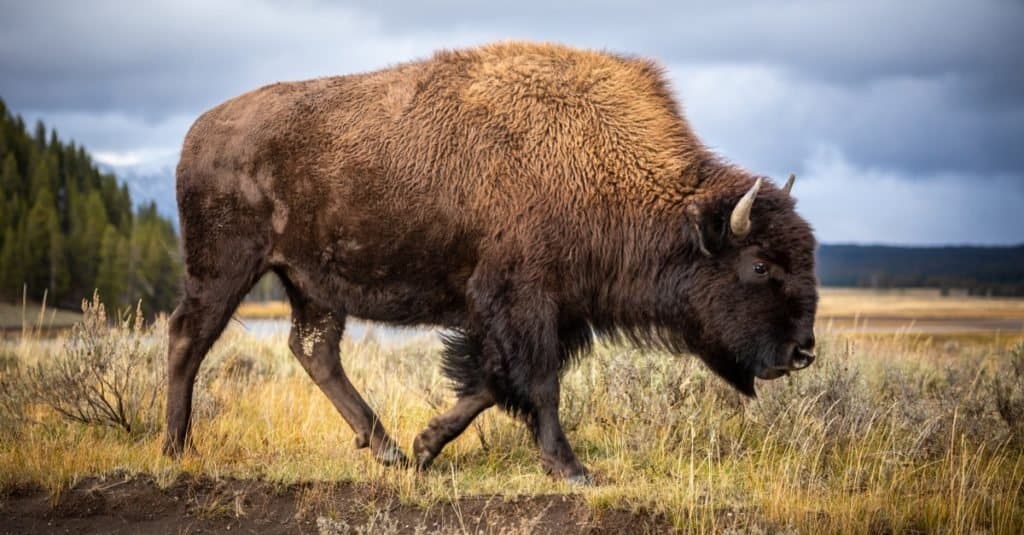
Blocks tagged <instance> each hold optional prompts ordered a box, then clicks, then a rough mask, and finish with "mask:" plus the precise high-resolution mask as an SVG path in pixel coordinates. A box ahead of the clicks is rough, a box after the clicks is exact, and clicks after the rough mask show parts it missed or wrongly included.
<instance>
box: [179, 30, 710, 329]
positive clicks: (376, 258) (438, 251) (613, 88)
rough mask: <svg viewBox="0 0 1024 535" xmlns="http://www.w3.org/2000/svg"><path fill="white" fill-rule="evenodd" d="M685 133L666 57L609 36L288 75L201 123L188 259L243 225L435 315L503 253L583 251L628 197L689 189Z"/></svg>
mask: <svg viewBox="0 0 1024 535" xmlns="http://www.w3.org/2000/svg"><path fill="white" fill-rule="evenodd" d="M687 147H690V148H692V149H693V150H698V149H699V145H698V144H697V143H696V141H695V140H694V139H692V136H690V134H689V132H688V130H687V128H686V125H685V123H684V122H683V120H682V118H681V117H680V116H679V114H678V112H677V110H676V107H675V104H674V102H673V101H672V99H671V97H670V95H669V92H668V90H667V87H666V85H665V84H664V82H663V80H662V77H661V75H660V73H659V72H658V70H657V68H655V67H654V66H652V65H651V64H650V63H648V62H645V61H641V60H633V59H624V58H621V57H618V56H614V55H610V54H605V53H599V52H589V51H579V50H574V49H570V48H565V47H558V46H553V45H533V44H517V43H509V44H500V45H492V46H488V47H482V48H478V49H471V50H464V51H455V52H443V53H439V54H437V55H435V56H434V57H433V58H431V59H428V60H424V61H420V62H414V63H409V64H404V65H399V66H396V67H393V68H390V69H386V70H382V71H377V72H372V73H368V74H362V75H354V76H341V77H332V78H323V79H317V80H310V81H304V82H294V83H282V84H274V85H271V86H267V87H264V88H261V89H258V90H256V91H253V92H250V93H247V94H244V95H241V96H239V97H236V98H234V99H231V100H229V101H227V102H225V103H224V104H221V105H220V106H218V107H216V108H214V109H212V110H210V111H209V112H207V113H206V114H204V115H203V116H202V117H200V119H199V120H197V121H196V123H195V125H194V126H193V128H192V130H191V131H190V132H189V135H188V137H187V139H186V142H185V146H184V148H183V151H182V159H181V163H180V164H179V168H178V201H179V209H180V213H181V222H182V233H183V237H184V241H185V253H186V263H187V264H188V265H189V269H190V270H192V269H193V266H198V267H196V268H195V269H202V266H203V263H204V258H203V254H202V253H201V250H202V249H205V248H208V247H210V246H211V244H221V243H237V242H239V236H244V237H245V242H246V245H245V246H246V247H249V248H253V249H259V250H260V251H262V253H261V254H264V255H265V256H266V257H267V258H268V259H269V260H268V262H270V264H273V265H280V266H285V267H287V269H289V270H292V271H294V272H295V276H296V277H300V278H303V279H304V280H305V281H306V284H307V285H308V286H310V287H318V288H322V289H323V293H324V295H325V297H326V296H329V295H334V296H338V297H337V299H340V300H342V301H345V302H346V303H347V304H346V306H345V308H347V309H349V310H352V309H353V308H363V309H364V310H363V313H362V314H357V315H362V316H364V317H371V318H374V319H384V320H393V319H394V318H396V317H399V316H404V317H403V318H401V319H402V321H430V318H435V317H438V316H440V315H444V314H446V313H447V312H446V310H449V309H456V308H459V307H460V306H461V300H462V299H463V298H464V295H465V291H466V285H467V283H468V279H469V277H470V276H471V275H472V273H473V271H474V269H475V267H476V266H477V265H478V263H479V262H481V261H482V260H484V259H486V258H488V257H492V258H514V257H516V256H518V255H526V254H529V255H531V257H532V259H533V261H538V262H541V261H544V260H545V259H548V260H551V261H564V260H565V258H569V257H573V258H576V257H586V256H587V255H586V254H579V253H580V249H587V248H591V247H598V246H602V247H605V248H607V247H608V243H607V241H608V239H609V238H608V236H607V235H601V232H596V231H604V232H607V231H608V229H609V228H612V227H614V226H615V225H616V224H617V221H619V220H621V219H622V217H623V213H624V212H628V211H630V210H640V209H643V210H647V209H649V208H650V205H651V203H652V202H662V201H664V200H668V201H670V202H671V201H673V200H678V199H674V198H673V195H678V191H679V187H680V176H681V175H682V169H683V168H684V167H685V165H686V164H687V152H686V151H687ZM602 217H605V218H606V219H609V220H608V221H607V222H606V224H604V225H597V226H595V224H594V220H595V218H597V219H600V218H602ZM591 242H593V244H591ZM597 242H600V243H597ZM566 248H571V249H573V251H572V252H567V250H566ZM527 250H529V252H528V253H527V252H526V251H527ZM583 252H584V253H585V251H583ZM367 303H369V305H367ZM432 303H434V304H432ZM435 304H436V305H435ZM435 306H436V307H439V308H432V307H435Z"/></svg>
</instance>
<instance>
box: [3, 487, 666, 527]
mask: <svg viewBox="0 0 1024 535" xmlns="http://www.w3.org/2000/svg"><path fill="white" fill-rule="evenodd" d="M212 531H217V532H224V531H233V532H234V531H237V532H241V533H319V534H330V535H335V534H346V533H474V534H475V533H507V534H518V533H645V532H648V533H664V532H666V531H671V526H670V524H668V522H667V521H666V520H665V519H664V518H662V517H659V516H654V515H645V514H640V513H634V512H627V511H616V510H610V511H607V510H602V511H595V510H593V509H591V508H590V507H588V506H587V505H586V504H585V503H583V501H582V500H581V499H580V498H579V497H577V496H571V495H546V496H530V497H516V498H506V497H503V496H475V497H466V498H461V499H459V500H458V501H455V502H448V503H443V504H437V505H433V506H431V507H417V506H414V505H407V504H402V503H400V502H399V500H398V498H397V496H396V495H395V494H394V492H393V491H390V490H388V489H385V488H381V487H377V486H373V485H366V484H354V483H333V482H332V483H327V482H324V483H303V484H296V485H288V486H283V485H274V484H271V483H267V482H263V481H245V480H230V479H228V480H217V481H213V480H209V479H193V478H187V477H183V478H181V479H179V480H178V481H177V482H175V483H174V484H173V485H171V486H170V487H168V488H164V489H161V488H160V487H158V486H157V485H156V483H155V482H154V481H153V479H152V478H149V477H145V476H137V477H108V478H104V479H97V478H91V479H86V480H83V481H81V482H80V483H78V484H77V485H75V486H74V487H73V488H71V489H69V490H66V491H65V492H63V493H61V494H60V495H59V496H57V497H56V498H53V497H52V496H51V495H50V494H49V493H47V492H44V491H43V490H41V489H38V488H27V489H13V490H11V491H8V493H7V494H6V495H4V496H3V497H2V498H0V533H185V532H187V533H201V532H212Z"/></svg>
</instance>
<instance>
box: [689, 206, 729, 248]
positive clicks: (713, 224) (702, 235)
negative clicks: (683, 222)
mask: <svg viewBox="0 0 1024 535" xmlns="http://www.w3.org/2000/svg"><path fill="white" fill-rule="evenodd" d="M687 219H688V221H689V223H688V224H689V226H690V229H689V230H690V233H691V234H692V235H693V241H694V243H695V245H696V247H697V249H698V250H699V251H700V252H701V254H703V255H704V256H708V257H710V256H714V255H715V254H716V253H718V252H719V251H721V250H722V246H723V245H724V243H725V235H726V222H725V218H724V217H723V216H722V214H721V213H718V212H715V211H705V210H701V209H700V208H698V207H697V206H695V205H690V206H689V207H688V208H687Z"/></svg>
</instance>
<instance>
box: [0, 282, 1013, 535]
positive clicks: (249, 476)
mask: <svg viewBox="0 0 1024 535" xmlns="http://www.w3.org/2000/svg"><path fill="white" fill-rule="evenodd" d="M840 294H842V292H832V293H830V294H826V295H825V298H824V299H823V302H822V319H819V322H818V324H819V332H818V339H819V355H820V357H819V359H818V360H817V361H816V362H815V364H814V366H813V367H811V368H810V369H808V370H806V371H803V372H800V373H796V374H794V375H792V376H790V377H787V378H783V379H779V380H776V381H772V382H759V383H758V390H759V397H758V398H757V399H753V400H751V399H745V398H742V397H741V396H739V395H737V394H736V393H734V392H733V391H731V390H730V389H729V388H728V387H727V386H725V385H724V384H723V382H722V381H720V380H719V379H717V378H716V377H714V376H713V375H712V374H710V373H709V372H708V371H707V370H706V369H705V368H704V367H703V366H702V365H701V364H700V363H699V362H697V361H696V359H694V358H692V357H689V356H676V355H669V354H663V353H657V352H653V353H652V352H649V351H640V350H637V349H633V348H630V347H628V346H623V345H615V344H610V343H605V342H600V343H598V344H597V345H596V348H595V351H594V352H593V354H591V355H590V356H589V357H587V358H585V359H583V360H581V361H580V362H579V364H578V365H577V366H575V367H573V368H572V369H570V370H568V371H567V372H566V374H565V376H564V385H565V386H564V388H563V399H562V416H563V421H564V423H565V426H566V429H567V433H568V434H569V436H570V439H571V440H572V441H573V444H574V446H575V448H576V451H577V453H578V454H579V456H580V458H581V460H582V461H583V462H584V463H585V464H586V465H587V466H588V467H590V468H591V469H592V470H593V472H594V473H595V475H596V477H597V480H598V484H597V485H595V486H593V487H586V488H580V487H575V486H571V485H569V484H566V483H563V482H561V481H556V480H554V479H552V478H550V477H548V476H547V475H545V474H544V472H543V470H542V469H541V468H540V465H539V463H538V460H537V452H536V449H535V447H534V446H533V444H532V442H531V440H530V438H529V436H528V434H527V432H526V431H525V429H524V428H523V426H522V425H521V424H520V423H519V422H518V421H516V420H514V419H512V418H510V417H508V416H506V415H504V414H503V413H501V412H500V411H498V410H491V411H488V412H487V413H485V414H484V415H483V416H482V417H481V418H479V419H478V420H477V422H476V423H474V425H473V426H471V428H470V429H468V430H467V431H466V433H464V435H463V436H462V437H460V438H459V439H458V440H456V441H455V442H453V443H452V444H451V445H449V446H448V448H447V449H445V451H444V452H443V453H442V455H441V456H440V457H439V458H438V459H437V460H436V462H435V464H434V466H433V467H432V468H431V469H430V470H428V471H426V472H416V471H414V470H408V469H396V468H385V467H382V466H379V465H378V464H376V463H375V462H374V461H373V460H372V459H371V457H370V455H369V454H368V453H367V451H366V450H354V449H353V446H352V444H353V433H352V432H351V431H350V429H349V428H348V426H347V425H346V424H345V423H344V421H343V420H342V419H341V417H340V416H339V415H338V414H337V413H336V412H335V411H334V409H333V408H332V407H331V405H330V403H329V402H328V401H327V399H326V397H325V396H323V394H321V393H320V391H319V390H318V389H317V388H316V386H315V385H314V384H313V383H312V381H311V380H310V379H309V378H308V377H307V376H306V375H305V373H304V372H303V371H302V369H301V367H300V366H299V365H298V363H297V362H296V361H295V359H294V358H293V357H292V356H291V355H290V353H289V351H288V349H287V346H286V343H285V336H284V335H275V336H270V337H255V336H252V335H251V334H248V333H246V332H245V330H244V329H242V328H240V327H239V326H238V325H237V324H236V325H233V326H232V327H231V328H229V330H228V332H226V333H225V335H224V336H223V337H222V339H221V340H220V341H219V342H218V343H217V344H216V346H215V347H214V349H213V350H212V352H211V354H210V356H209V357H208V358H207V360H206V362H205V363H204V365H203V369H202V370H201V375H200V379H199V384H198V386H197V389H196V408H195V420H194V426H193V437H194V442H195V449H196V451H195V452H194V453H191V454H189V455H186V456H185V457H184V458H183V459H181V460H180V461H172V460H170V459H167V458H165V457H163V456H162V455H161V453H160V444H161V440H162V436H161V432H162V429H161V425H162V416H163V388H164V385H163V364H164V354H165V350H166V323H165V322H164V321H163V320H158V321H157V322H155V323H154V324H143V323H141V322H137V321H134V320H132V319H131V318H130V317H123V318H122V319H121V320H120V321H109V318H106V317H105V316H104V312H103V310H102V307H100V306H99V305H97V304H95V303H93V304H90V305H89V306H87V307H86V310H85V313H84V315H83V322H82V323H79V324H78V325H77V326H76V327H74V328H73V329H72V330H69V331H65V332H62V333H60V334H59V335H57V336H56V337H53V336H43V335H39V334H34V331H33V330H32V329H26V333H25V335H24V336H21V337H18V338H8V339H6V340H3V341H0V388H2V390H0V496H3V498H2V499H0V518H2V517H3V516H4V515H7V516H8V517H9V518H10V519H14V520H17V522H18V523H16V524H12V525H15V527H21V528H25V529H28V527H32V526H39V525H43V526H45V525H46V524H32V518H30V515H29V513H28V512H26V511H29V509H31V508H30V507H28V506H26V505H25V503H27V502H26V501H25V500H27V499H29V498H32V499H39V496H43V495H45V496H46V499H47V500H48V501H49V503H50V504H51V506H52V507H54V508H56V509H59V507H60V504H61V503H64V502H65V501H66V500H67V497H69V496H78V497H79V499H81V497H82V496H93V495H95V494H97V493H99V494H102V493H103V492H115V490H116V488H128V487H131V488H136V487H139V486H140V485H142V486H143V487H147V488H148V487H152V488H154V489H156V490H155V491H154V492H157V493H160V492H163V493H164V495H167V496H170V495H174V496H178V495H179V494H175V493H176V492H178V491H177V490H175V489H178V490H180V489H182V488H186V489H187V492H184V494H181V496H182V500H183V501H185V502H189V500H192V501H191V502H189V503H188V504H185V505H183V506H182V507H184V509H183V510H185V511H186V512H187V513H188V518H187V519H183V520H181V523H178V524H173V525H167V526H164V527H165V528H166V529H168V530H176V531H182V530H189V529H191V528H190V526H193V525H201V522H204V521H209V522H215V523H214V524H212V525H214V526H219V527H220V528H223V527H225V526H226V527H228V528H230V527H231V526H239V527H242V528H246V529H257V530H258V531H268V529H266V528H267V526H269V524H267V525H264V527H263V528H259V525H256V527H255V528H254V527H253V526H254V525H253V524H251V523H249V524H247V523H246V522H251V521H253V519H254V518H257V517H260V516H261V515H266V514H269V513H268V512H267V511H270V510H275V511H276V509H274V507H276V506H274V507H272V505H273V504H278V503H280V500H282V499H283V500H285V501H287V504H288V505H287V509H286V512H285V514H284V518H283V520H281V522H284V523H283V524H274V526H277V527H280V526H285V528H287V529H284V531H295V530H299V531H314V532H315V531H319V532H320V533H347V532H352V533H371V532H372V533H378V532H383V533H389V532H394V533H398V532H402V533H405V532H408V533H426V532H435V531H441V532H451V533H464V532H472V533H477V532H481V531H482V532H485V533H534V532H562V531H570V532H588V531H598V532H600V531H602V530H603V531H605V532H610V531H619V530H625V531H633V532H643V531H651V532H657V531H663V530H665V529H667V528H669V527H674V528H677V529H679V530H682V531H685V532H694V533H723V532H734V533H805V532H815V533H816V532H843V533H878V532H891V533H897V532H899V533H943V532H945V533H966V532H972V533H974V532H979V533H1020V532H1022V531H1024V344H1022V332H1021V331H1020V330H1019V329H1018V330H1017V331H1014V332H1009V333H993V332H991V331H986V330H984V329H981V328H978V329H973V330H972V329H968V330H966V331H964V332H957V331H956V330H948V329H947V330H946V331H944V332H942V333H935V332H931V331H928V330H925V331H917V330H915V329H914V328H913V325H914V321H917V320H916V318H918V317H919V316H921V317H922V319H927V318H924V316H925V315H927V316H928V318H931V319H933V320H941V319H943V318H946V319H948V320H949V321H952V322H953V323H951V325H963V322H964V321H968V320H979V321H980V320H991V319H999V320H1000V321H1002V320H1007V321H1012V320H1014V319H1015V318H1017V319H1019V318H1022V317H1024V302H1021V301H1014V300H985V299H973V298H941V297H939V296H937V295H932V294H919V293H913V292H912V293H909V294H904V295H896V296H892V295H886V296H879V295H873V294H868V293H863V292H860V293H854V294H850V295H845V294H843V295H840ZM858 303H859V304H858ZM879 303H881V304H879ZM865 311H867V312H865ZM872 311H873V312H872ZM885 314H889V316H888V317H889V319H890V320H893V321H896V320H899V319H900V318H902V320H900V321H906V320H907V319H908V318H909V319H910V323H907V324H906V325H904V326H901V327H897V328H894V329H890V330H884V331H883V330H880V329H873V328H860V327H863V326H864V325H865V322H867V323H868V324H869V325H870V324H873V323H874V322H877V321H879V316H885ZM1018 314H1021V315H1020V316H1018ZM843 318H845V319H843ZM894 318H895V320H894ZM830 319H831V320H832V321H829V320H830ZM954 320H955V321H954ZM976 326H977V325H976ZM439 351H440V345H439V343H438V342H437V341H436V339H435V338H434V337H431V336H425V337H423V338H422V339H416V340H413V341H411V342H410V341H404V342H402V343H401V344H395V343H388V342H387V341H382V340H377V339H375V338H374V337H373V336H372V335H368V336H365V337H363V338H362V339H360V340H350V339H348V338H346V339H345V340H343V342H342V360H343V362H344V364H345V367H346V371H347V372H348V374H349V376H350V377H351V378H352V381H353V382H354V383H355V384H356V385H357V386H358V387H359V388H360V390H361V391H362V392H363V394H364V396H365V397H366V398H367V400H368V402H369V403H370V404H371V405H372V406H373V407H374V408H375V409H376V410H377V412H378V414H379V415H380V417H381V419H382V421H383V422H384V424H385V425H386V426H388V428H389V431H390V432H391V434H392V436H394V437H395V438H396V440H398V441H399V443H400V445H402V447H403V448H404V449H405V450H406V451H407V452H408V451H409V450H410V449H411V448H410V446H411V443H412V440H413V438H414V437H415V435H416V434H417V433H418V432H419V431H420V430H421V429H422V428H423V426H424V425H425V424H426V422H427V421H428V420H429V419H430V418H431V417H432V416H433V415H435V414H437V413H438V412H439V411H440V410H442V409H443V408H445V407H447V406H449V405H450V404H451V403H452V400H453V398H452V395H451V393H450V392H449V390H448V388H447V385H446V381H445V379H444V378H443V377H442V376H441V374H440V371H439V370H440V368H439V366H438V362H439V358H440V353H439ZM97 397H99V398H102V399H104V400H105V401H97ZM140 481H143V482H144V483H139V482H140ZM83 489H84V490H83ZM105 489H115V490H109V491H107V490H105ZM204 489H205V490H204ZM76 493H77V494H76ZM267 496H269V498H268V497H267ZM26 497H27V498H26ZM33 497H34V498H33ZM200 498H201V499H200ZM90 499H91V498H90ZM104 500H105V501H104ZM104 500H101V502H102V503H106V504H107V506H108V507H111V505H110V504H112V503H114V502H116V500H115V499H114V498H112V497H110V496H107V497H106V498H104ZM88 503H94V502H88ZM102 503H101V504H100V505H96V506H95V507H97V508H99V509H102V507H103V506H102ZM261 504H262V505H261ZM267 504H270V505H267ZM565 504H568V505H565ZM177 510H179V509H175V511H177ZM432 512H434V513H436V514H434V513H432ZM79 513H81V511H80V510H78V509H76V514H79ZM18 515H22V516H18ZM40 515H41V516H40V518H42V516H43V515H42V513H40ZM108 516H109V517H111V518H113V516H115V515H112V514H110V513H109V511H108ZM76 518H78V517H76ZM481 518H483V519H484V520H481ZM47 521H48V522H54V521H56V522H57V523H56V524H51V525H56V526H58V527H59V526H64V527H65V528H67V527H68V526H72V527H74V526H78V524H74V523H73V520H68V519H67V518H63V519H61V518H57V519H56V520H54V517H52V516H51V517H49V520H47ZM61 522H64V524H61ZM68 522H72V523H71V524H68ZM111 522H115V521H114V520H111ZM188 522H194V523H199V524H188ZM289 522H291V524H289ZM118 525H120V524H116V522H115V523H114V524H110V525H109V526H108V530H114V529H113V528H114V527H116V526H118ZM207 525H211V524H207Z"/></svg>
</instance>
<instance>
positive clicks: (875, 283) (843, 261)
mask: <svg viewBox="0 0 1024 535" xmlns="http://www.w3.org/2000/svg"><path fill="white" fill-rule="evenodd" d="M818 278H819V280H820V282H821V284H822V285H824V286H855V287H861V288H897V287H899V288H908V287H910V288H913V287H932V288H946V289H959V290H965V291H967V292H968V293H971V294H975V295H1004V296H1024V245H1018V246H1013V247H974V246H956V247H893V246H884V245H870V246H864V245H822V246H821V247H820V248H819V249H818Z"/></svg>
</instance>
